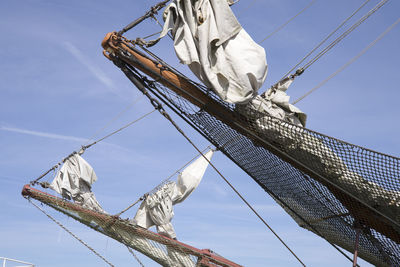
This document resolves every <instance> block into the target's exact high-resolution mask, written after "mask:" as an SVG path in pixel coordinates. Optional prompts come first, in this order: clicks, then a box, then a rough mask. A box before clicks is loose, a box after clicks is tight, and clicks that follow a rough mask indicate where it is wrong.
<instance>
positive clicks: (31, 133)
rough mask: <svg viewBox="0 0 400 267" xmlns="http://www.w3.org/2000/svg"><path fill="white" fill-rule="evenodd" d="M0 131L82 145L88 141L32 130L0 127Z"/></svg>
mask: <svg viewBox="0 0 400 267" xmlns="http://www.w3.org/2000/svg"><path fill="white" fill-rule="evenodd" d="M0 130H2V131H8V132H14V133H20V134H27V135H33V136H38V137H44V138H52V139H59V140H67V141H77V142H81V143H84V142H86V141H88V140H87V139H85V138H80V137H75V136H69V135H60V134H53V133H45V132H37V131H30V130H26V129H20V128H13V127H4V126H0Z"/></svg>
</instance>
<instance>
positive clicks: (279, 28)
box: [260, 0, 369, 43]
mask: <svg viewBox="0 0 400 267" xmlns="http://www.w3.org/2000/svg"><path fill="white" fill-rule="evenodd" d="M316 1H317V0H312V1H311V2H310V3H309V4H308V5H307V6H306V7H304V8H303V9H302V10H300V12H299V13H297V14H296V15H295V16H293V17H292V18H290V19H289V20H288V21H286V22H285V23H283V24H282V25H281V26H279V27H277V28H276V29H275V30H274V31H272V32H271V33H270V34H268V35H267V37H265V38H264V39H262V41H261V42H260V43H262V42H264V41H265V40H267V39H269V38H270V37H271V36H273V35H274V34H275V33H277V32H279V31H280V30H282V29H283V28H284V27H285V26H286V25H288V24H289V23H290V22H291V21H292V20H294V19H295V18H296V17H297V16H299V15H300V14H301V13H303V12H304V11H306V10H307V9H308V8H309V7H311V6H312V5H313V4H314V3H315V2H316ZM368 1H369V0H368Z"/></svg>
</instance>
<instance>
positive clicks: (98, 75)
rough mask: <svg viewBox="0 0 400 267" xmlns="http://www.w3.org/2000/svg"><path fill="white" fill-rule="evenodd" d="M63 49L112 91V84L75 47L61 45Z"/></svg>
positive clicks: (67, 44) (66, 44)
mask: <svg viewBox="0 0 400 267" xmlns="http://www.w3.org/2000/svg"><path fill="white" fill-rule="evenodd" d="M63 46H64V48H65V49H66V50H67V51H68V52H69V53H71V55H72V56H74V57H75V58H76V59H77V60H78V61H79V62H80V63H82V64H83V65H84V66H85V67H86V68H87V69H88V70H89V71H90V72H91V73H92V74H93V75H94V76H95V77H96V78H97V79H98V80H99V81H100V82H101V83H102V84H104V85H105V86H106V87H107V88H108V89H111V90H114V88H115V86H114V83H113V82H112V80H111V79H110V78H108V76H107V75H106V74H105V73H104V72H103V71H102V70H101V69H100V68H98V67H97V66H96V65H94V64H93V63H92V62H91V61H90V59H89V58H87V57H86V56H85V55H84V54H83V53H82V52H81V51H80V50H79V49H78V48H77V47H76V46H74V45H73V44H72V43H70V42H64V43H63Z"/></svg>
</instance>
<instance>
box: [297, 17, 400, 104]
mask: <svg viewBox="0 0 400 267" xmlns="http://www.w3.org/2000/svg"><path fill="white" fill-rule="evenodd" d="M399 22H400V18H398V19H397V20H396V21H395V22H394V23H393V24H392V25H390V26H389V27H388V28H387V29H386V30H385V31H384V32H383V33H381V34H380V35H379V36H378V37H377V38H376V39H375V40H374V41H372V42H371V43H370V44H369V45H368V46H367V47H365V48H364V49H363V50H362V51H361V52H360V53H358V54H357V55H356V56H355V57H353V58H352V59H350V60H349V61H348V62H347V63H346V64H344V65H343V66H342V67H340V68H339V69H338V70H336V71H335V72H334V73H332V74H331V75H329V76H328V77H327V78H326V79H325V80H323V81H322V82H320V83H319V84H318V85H317V86H315V87H314V88H312V89H311V90H309V91H308V92H307V93H305V94H304V95H303V96H301V97H299V98H298V99H297V100H295V101H294V102H293V103H292V104H293V105H294V104H296V103H298V102H300V101H301V100H303V99H304V98H305V97H307V96H309V95H310V94H311V93H312V92H314V91H315V90H317V89H319V88H321V87H322V86H323V85H324V84H326V83H327V82H328V81H329V80H330V79H332V78H333V77H335V76H336V75H338V74H339V73H340V72H342V71H343V70H344V69H346V68H347V67H348V66H350V65H351V64H352V63H354V62H355V61H356V60H357V59H359V58H360V57H361V56H362V55H364V54H365V53H366V52H367V51H368V50H369V49H370V48H371V47H373V46H374V45H375V44H376V43H377V42H379V41H380V40H381V39H382V38H383V37H384V36H385V35H386V34H388V33H389V32H390V31H391V30H392V29H393V28H394V27H395V26H396V25H397V24H398V23H399Z"/></svg>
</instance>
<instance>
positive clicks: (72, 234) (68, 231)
mask: <svg viewBox="0 0 400 267" xmlns="http://www.w3.org/2000/svg"><path fill="white" fill-rule="evenodd" d="M26 199H27V200H28V201H29V202H30V203H31V204H32V205H33V206H35V207H36V208H37V209H38V210H40V211H41V212H42V213H43V214H44V215H46V216H47V217H48V218H49V219H50V220H52V221H53V222H55V223H56V224H57V225H58V226H60V227H61V228H62V229H64V230H65V231H66V232H67V233H68V234H70V235H71V236H72V237H73V238H75V239H76V240H78V241H79V242H80V243H81V244H82V245H84V246H85V247H87V248H88V249H89V250H90V251H92V252H93V253H94V254H95V255H96V256H98V257H99V258H100V259H102V260H103V261H104V262H105V263H107V264H108V265H110V266H111V267H115V266H114V265H113V264H112V263H110V262H109V261H108V260H106V259H105V258H104V257H103V256H101V255H100V254H99V253H98V252H97V251H96V250H95V249H93V248H92V247H90V246H89V245H88V244H87V243H85V242H84V241H83V240H82V239H80V238H79V237H78V236H76V235H75V234H74V233H72V232H71V231H70V230H68V229H67V228H66V227H65V226H64V225H63V224H61V223H60V222H59V221H57V220H56V219H54V218H53V217H52V216H51V215H50V214H48V213H47V212H46V211H45V210H43V209H42V208H41V207H39V206H38V205H36V204H35V203H33V202H32V201H31V199H30V198H26Z"/></svg>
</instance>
